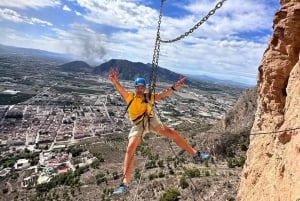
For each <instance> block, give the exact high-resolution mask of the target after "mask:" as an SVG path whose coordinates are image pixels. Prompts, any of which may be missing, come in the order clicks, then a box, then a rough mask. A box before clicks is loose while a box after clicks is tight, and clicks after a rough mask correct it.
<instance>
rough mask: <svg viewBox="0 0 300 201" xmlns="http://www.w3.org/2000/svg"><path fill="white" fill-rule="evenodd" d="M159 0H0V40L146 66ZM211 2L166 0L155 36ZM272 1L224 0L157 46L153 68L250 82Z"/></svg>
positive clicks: (94, 60)
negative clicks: (175, 39)
mask: <svg viewBox="0 0 300 201" xmlns="http://www.w3.org/2000/svg"><path fill="white" fill-rule="evenodd" d="M160 2H161V0H43V1H41V0H26V1H24V0H1V1H0V27H1V32H0V44H4V45H12V46H18V47H26V48H35V49H42V50H47V51H52V52H57V53H66V54H73V55H75V57H74V60H75V59H76V60H84V61H86V62H88V63H90V64H92V65H99V64H101V63H103V62H105V61H108V60H109V59H112V58H116V59H127V60H130V61H134V62H143V63H151V62H152V56H153V48H154V42H155V37H156V31H157V30H156V29H157V20H158V16H159V7H160ZM217 2H218V1H215V0H165V5H164V12H163V18H162V23H161V38H162V39H164V40H168V39H173V38H175V37H177V36H179V35H181V34H183V33H184V32H186V31H188V30H189V29H190V28H191V27H193V26H194V25H195V24H196V23H197V22H199V21H200V20H201V18H202V17H204V16H205V15H206V14H207V13H208V11H210V10H211V9H212V8H214V7H215V5H216V3H217ZM278 9H279V0H247V1H245V0H227V1H225V2H224V4H223V6H222V8H220V9H218V10H217V12H216V13H215V14H214V15H213V16H212V17H210V18H209V20H208V21H207V22H206V23H204V24H203V25H201V26H200V27H199V28H198V29H197V30H195V31H194V32H193V33H192V34H190V35H189V36H188V37H186V38H184V39H182V40H180V41H177V42H175V43H171V44H164V43H162V44H161V48H160V59H159V65H160V66H162V67H164V68H167V69H169V70H172V71H175V72H177V73H181V74H194V75H197V74H199V75H207V76H211V77H215V78H219V79H229V80H233V81H239V82H243V83H247V84H255V83H256V77H257V72H258V70H257V68H258V65H259V63H260V61H261V58H262V55H263V52H264V50H265V49H266V47H267V44H268V40H269V38H270V36H271V34H272V25H273V17H274V14H275V12H276V11H277V10H278Z"/></svg>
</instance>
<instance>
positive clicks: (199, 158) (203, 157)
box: [193, 151, 209, 162]
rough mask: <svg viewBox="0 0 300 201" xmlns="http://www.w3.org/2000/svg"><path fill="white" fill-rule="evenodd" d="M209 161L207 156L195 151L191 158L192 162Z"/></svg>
mask: <svg viewBox="0 0 300 201" xmlns="http://www.w3.org/2000/svg"><path fill="white" fill-rule="evenodd" d="M208 159H209V154H207V153H203V152H200V151H197V153H196V155H195V156H194V157H193V161H194V162H197V161H205V160H208Z"/></svg>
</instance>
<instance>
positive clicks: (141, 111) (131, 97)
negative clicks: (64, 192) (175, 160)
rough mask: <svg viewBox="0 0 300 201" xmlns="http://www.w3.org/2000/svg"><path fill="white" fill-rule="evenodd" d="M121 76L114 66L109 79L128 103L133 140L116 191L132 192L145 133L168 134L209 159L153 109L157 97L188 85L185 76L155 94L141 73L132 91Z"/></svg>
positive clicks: (193, 153) (196, 157)
mask: <svg viewBox="0 0 300 201" xmlns="http://www.w3.org/2000/svg"><path fill="white" fill-rule="evenodd" d="M117 76H118V74H117V71H116V70H114V69H112V70H111V71H110V75H109V79H110V81H111V82H112V83H113V85H114V87H115V88H116V90H117V91H118V92H119V93H120V95H121V96H122V98H123V99H124V100H125V102H126V103H127V110H128V115H129V118H130V120H131V122H132V128H131V130H130V132H129V136H128V139H129V142H128V145H127V150H126V154H125V159H124V166H123V172H124V175H123V181H122V183H121V185H120V186H119V187H118V188H117V189H116V191H114V192H113V195H115V196H121V195H125V194H126V193H127V192H128V185H129V182H130V177H131V172H132V169H133V166H134V153H135V151H136V148H137V146H138V145H139V143H140V142H141V139H142V136H143V135H145V134H147V133H149V132H152V133H156V134H158V135H162V136H166V137H168V138H170V139H172V140H173V141H174V142H175V143H176V144H177V145H178V146H179V147H180V148H182V149H184V150H185V151H187V152H188V153H189V154H190V155H191V156H192V157H193V159H194V160H195V161H197V160H201V161H203V160H207V159H209V155H208V154H207V153H202V152H200V151H197V150H195V149H194V148H192V147H191V145H189V144H188V143H187V142H186V140H185V139H184V138H183V137H182V136H181V135H180V134H179V133H177V132H176V131H175V130H174V129H172V128H170V127H168V126H166V125H165V124H162V123H161V122H159V120H158V119H157V117H156V115H155V113H154V112H153V110H152V104H153V103H154V102H155V101H159V100H160V99H162V98H165V97H167V96H169V95H171V94H172V93H173V92H174V91H176V90H178V89H179V88H181V87H182V86H183V85H184V79H185V78H180V79H179V80H178V81H177V83H176V84H174V85H173V86H172V87H170V88H168V89H165V90H164V91H162V92H160V93H157V94H155V95H154V94H151V96H148V94H147V95H146V93H145V90H146V81H145V79H144V78H142V77H139V78H137V79H136V80H135V81H134V91H135V93H132V92H128V91H127V90H126V89H125V88H124V87H123V86H122V85H121V84H120V83H119V81H118V77H117Z"/></svg>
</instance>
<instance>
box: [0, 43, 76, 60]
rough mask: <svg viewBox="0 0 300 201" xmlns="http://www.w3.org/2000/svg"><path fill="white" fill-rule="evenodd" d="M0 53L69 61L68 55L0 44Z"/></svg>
mask: <svg viewBox="0 0 300 201" xmlns="http://www.w3.org/2000/svg"><path fill="white" fill-rule="evenodd" d="M0 53H7V54H20V55H23V56H26V55H27V56H40V57H47V58H49V57H50V58H55V59H63V60H66V59H70V58H71V56H70V55H66V54H58V53H54V52H48V51H45V50H38V49H31V48H22V47H14V46H6V45H1V44H0Z"/></svg>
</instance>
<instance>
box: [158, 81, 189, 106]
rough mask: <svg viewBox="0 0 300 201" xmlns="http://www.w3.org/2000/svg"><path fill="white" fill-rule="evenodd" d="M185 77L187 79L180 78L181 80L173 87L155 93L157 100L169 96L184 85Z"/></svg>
mask: <svg viewBox="0 0 300 201" xmlns="http://www.w3.org/2000/svg"><path fill="white" fill-rule="evenodd" d="M184 79H185V77H181V78H179V80H178V81H177V82H176V83H175V84H174V85H173V86H172V87H170V88H167V89H165V90H164V91H162V92H160V93H158V94H155V101H158V100H160V99H162V98H164V97H167V96H169V95H170V94H172V93H173V92H174V91H176V90H178V89H180V88H181V87H182V86H183V85H184Z"/></svg>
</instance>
